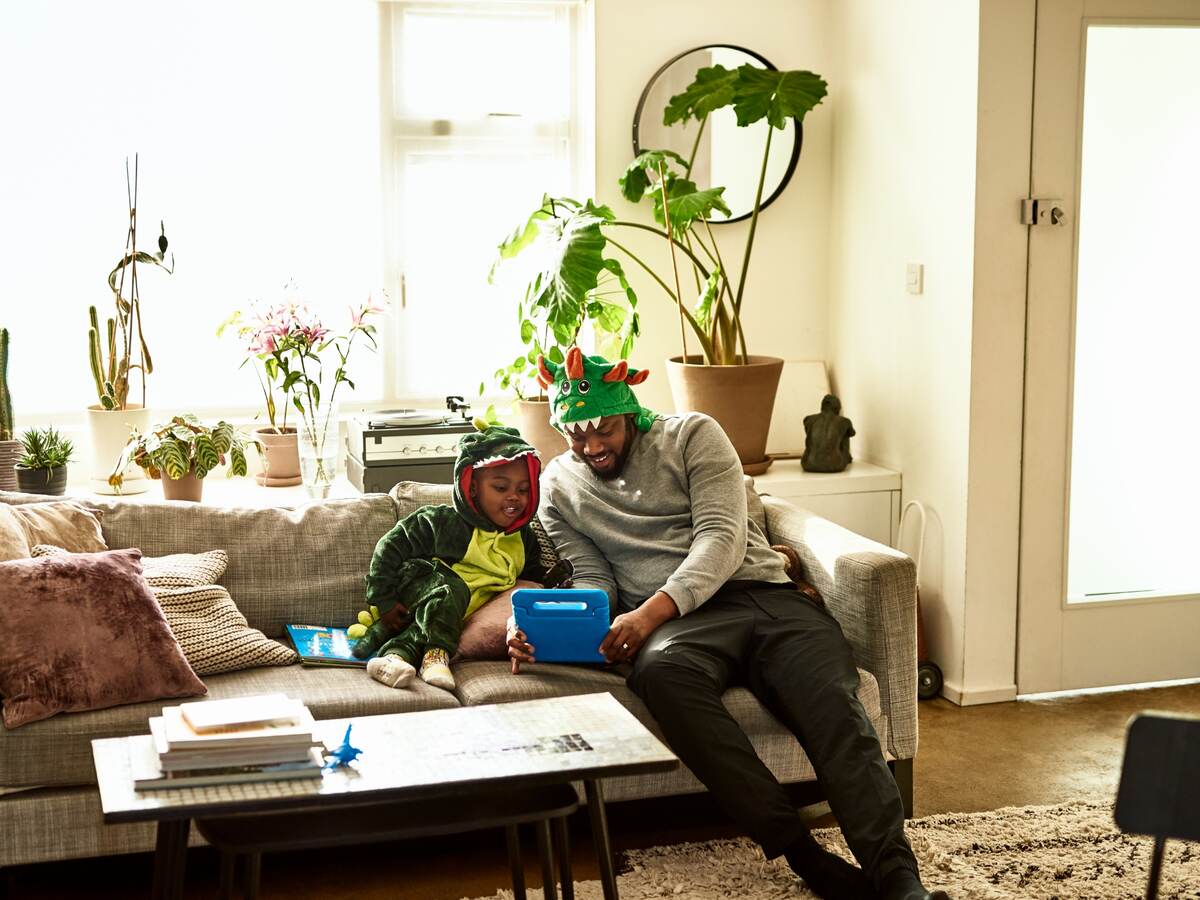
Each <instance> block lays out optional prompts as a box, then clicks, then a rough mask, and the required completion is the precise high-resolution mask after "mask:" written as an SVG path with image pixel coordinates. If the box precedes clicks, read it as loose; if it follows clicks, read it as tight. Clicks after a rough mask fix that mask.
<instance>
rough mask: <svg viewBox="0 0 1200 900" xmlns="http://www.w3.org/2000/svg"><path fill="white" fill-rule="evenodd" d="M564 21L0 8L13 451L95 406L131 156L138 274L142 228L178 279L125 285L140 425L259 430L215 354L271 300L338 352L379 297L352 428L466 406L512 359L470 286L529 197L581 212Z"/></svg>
mask: <svg viewBox="0 0 1200 900" xmlns="http://www.w3.org/2000/svg"><path fill="white" fill-rule="evenodd" d="M581 9H582V7H581V6H580V5H578V4H577V3H543V2H525V3H509V2H505V0H491V2H483V3H461V4H460V3H449V2H446V3H430V2H426V3H407V2H404V3H400V2H397V3H388V2H384V3H376V2H370V0H352V2H347V0H312V2H306V3H293V2H290V0H256V2H254V3H236V2H232V0H229V2H224V0H222V2H214V3H209V4H162V3H157V2H151V0H122V2H120V3H106V4H98V3H87V2H68V0H48V2H45V3H9V4H2V5H0V83H2V84H4V85H6V88H5V90H3V91H0V122H3V125H4V132H5V137H6V140H4V141H3V142H0V210H2V211H3V214H2V215H0V247H2V248H3V252H2V257H3V259H4V262H5V266H4V268H5V279H4V285H3V290H2V291H0V324H2V325H4V326H5V327H7V328H9V329H10V330H11V331H12V333H13V349H12V356H13V359H12V363H11V365H10V369H9V377H10V380H11V381H12V387H13V396H14V402H15V406H16V413H17V416H18V425H21V424H25V425H28V424H31V422H32V421H33V420H37V419H42V420H44V419H45V418H46V417H48V416H52V415H53V416H62V415H64V414H67V415H70V414H76V415H77V414H79V413H81V411H82V410H83V408H84V407H85V406H87V405H88V404H91V403H94V402H96V399H95V396H94V392H93V389H92V379H91V375H90V372H89V366H88V359H87V354H86V334H87V309H88V306H89V305H93V304H94V305H95V306H97V308H98V309H99V311H100V313H101V316H104V315H105V312H106V310H108V309H109V308H111V305H112V298H111V295H110V293H109V291H108V289H107V286H106V285H105V278H106V277H107V275H108V272H109V270H110V269H111V268H112V266H113V265H114V264H115V263H116V261H117V259H118V258H119V257H120V255H121V252H122V249H123V247H124V240H125V229H126V224H127V212H126V206H125V174H124V166H125V158H126V157H127V156H128V157H129V159H130V164H131V167H132V162H133V157H134V154H135V153H136V154H138V157H139V160H140V166H139V168H140V172H139V193H140V196H139V209H138V213H139V217H138V218H139V240H138V245H139V249H143V250H153V249H154V248H155V242H156V239H157V236H158V222H159V219H162V220H163V221H164V223H165V226H166V233H167V236H168V238H169V239H170V242H171V246H170V250H171V252H173V253H174V254H175V260H176V269H175V274H174V275H167V274H165V273H162V272H159V271H157V270H150V269H149V268H148V267H147V269H146V271H144V272H140V273H139V286H140V289H141V295H142V299H143V304H144V313H145V322H144V325H145V332H146V336H147V341H148V344H149V346H150V350H151V353H152V354H153V356H154V359H155V363H156V371H155V373H154V375H153V376H152V378H151V380H150V384H149V395H148V400H149V404H150V406H151V407H153V408H154V409H155V410H156V412H163V413H167V412H174V411H195V412H198V413H200V414H202V415H204V414H214V413H217V412H220V413H223V414H225V413H230V412H233V413H236V412H238V411H241V412H245V413H250V412H252V411H254V410H256V409H257V408H258V405H259V394H258V388H257V385H256V383H255V380H254V377H253V375H252V374H251V373H250V371H249V370H248V369H239V368H238V366H239V363H240V362H241V359H242V356H241V352H240V348H239V347H238V346H237V342H236V340H234V339H232V338H230V337H229V336H228V335H227V336H226V337H225V338H224V339H218V338H217V337H216V329H217V327H218V325H219V324H220V323H221V322H222V321H223V320H225V319H226V318H227V317H228V315H229V314H230V313H231V312H233V311H234V310H236V309H239V308H246V307H247V305H248V304H249V302H250V301H251V300H253V299H255V298H261V299H264V300H272V299H278V298H280V297H281V296H282V291H283V287H284V285H285V284H286V283H287V282H288V281H289V280H293V281H294V282H295V283H296V285H297V286H298V288H299V290H300V292H301V293H302V295H303V297H304V299H305V300H306V301H307V302H308V303H309V305H310V306H312V307H313V308H314V309H315V310H316V311H318V312H319V313H320V314H321V315H322V316H323V317H324V319H325V322H326V324H327V325H329V326H331V327H333V328H334V329H339V328H340V327H342V326H344V325H345V324H347V321H348V309H347V308H348V307H349V306H350V305H351V304H354V303H357V302H359V301H361V300H362V299H363V298H364V297H365V295H366V292H367V291H368V290H370V289H372V288H375V287H378V286H379V285H380V284H385V285H386V286H388V287H389V288H390V293H391V296H392V307H393V311H392V312H391V313H390V314H389V316H388V322H387V323H386V326H385V329H384V334H383V340H384V344H383V347H382V348H381V352H380V353H379V354H378V355H372V354H370V353H361V354H359V353H358V352H357V351H356V358H354V359H352V361H351V374H352V376H353V377H354V380H355V382H356V384H357V386H358V390H357V392H356V393H354V394H353V395H351V396H352V397H353V402H354V403H359V404H365V403H382V402H388V403H392V404H395V403H398V402H403V401H406V400H410V399H420V398H419V397H417V396H415V395H419V394H423V395H425V398H426V399H431V398H434V397H440V396H441V395H444V394H447V393H469V392H470V393H473V392H474V390H475V389H476V388H477V387H478V384H479V381H480V380H481V375H482V373H484V372H490V371H491V370H493V369H495V368H496V367H497V366H498V365H499V364H500V362H502V361H504V360H503V356H500V357H497V355H496V353H497V351H496V349H495V342H496V341H497V340H501V339H507V337H508V336H509V335H515V333H516V326H515V323H514V322H513V321H512V320H513V319H514V318H515V315H514V312H513V305H512V304H511V303H508V302H506V301H505V300H504V299H503V297H502V295H503V294H504V290H505V289H504V288H499V289H489V287H488V285H487V283H486V275H487V271H488V267H489V266H490V264H491V261H492V255H493V253H494V251H495V247H496V244H497V243H498V242H499V241H500V239H501V238H502V237H503V236H504V235H505V234H506V233H507V232H508V231H510V230H511V229H512V228H513V227H514V226H515V225H516V223H517V220H518V219H520V218H521V217H522V215H525V214H527V212H528V211H529V210H530V209H531V208H532V206H533V205H535V204H536V203H537V201H538V200H539V199H540V197H541V193H542V192H543V191H564V192H569V191H570V190H577V189H582V188H581V187H580V186H579V183H578V179H577V173H578V172H579V171H582V170H583V166H582V164H581V160H582V158H583V154H582V151H581V150H580V149H579V148H580V147H584V148H585V149H586V141H584V140H583V139H582V135H581V132H580V129H579V128H578V122H579V121H580V120H581V111H582V109H583V106H582V104H581V102H580V100H579V97H581V96H583V95H584V93H585V92H584V91H582V90H581V79H580V76H579V72H580V71H581V70H580V65H579V62H580V59H581V55H580V53H579V52H578V46H579V45H580V34H581V31H580V27H579V23H580V16H581ZM381 46H382V47H383V49H384V53H382V54H381V53H380V48H381ZM18 85H19V86H20V89H19V90H18V89H14V88H15V86H18ZM381 111H382V114H381ZM381 152H382V157H383V158H382V160H381ZM401 272H403V273H404V275H405V278H404V279H403V281H402V279H401V277H400V275H401ZM511 296H512V295H511V294H509V295H508V297H509V299H511ZM402 307H403V308H402ZM506 352H507V351H506ZM514 355H515V354H514ZM451 361H452V365H447V363H448V362H451ZM349 400H350V397H348V398H347V401H349Z"/></svg>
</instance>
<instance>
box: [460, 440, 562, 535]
mask: <svg viewBox="0 0 1200 900" xmlns="http://www.w3.org/2000/svg"><path fill="white" fill-rule="evenodd" d="M517 459H520V460H524V462H525V465H526V467H527V470H528V472H529V503H528V504H527V505H526V507H525V509H524V510H523V511H522V512H521V515H519V516H518V517H517V519H516V521H514V522H513V523H512V525H510V526H508V528H507V529H505V531H504V533H505V534H512V533H513V532H515V531H519V530H520V529H521V528H522V527H524V526H525V525H528V524H529V520H530V519H532V518H533V516H534V513H536V512H537V508H538V475H539V474H541V471H542V462H541V460H539V459H538V456H537V452H536V451H535V450H534V449H533V447H532V446H530V445H529V444H527V443H526V442H525V441H524V439H523V438H522V437H521V433H520V432H519V431H517V430H516V429H515V428H505V427H504V426H502V425H489V426H488V427H487V428H485V429H484V430H483V431H476V432H474V433H472V434H465V435H463V436H462V439H461V440H459V442H458V459H457V460H455V462H454V509H455V511H457V512H458V514H459V515H460V516H462V517H463V519H465V520H466V521H467V522H469V523H470V524H471V525H472V526H473V527H475V528H478V529H480V530H482V531H495V530H496V525H495V524H494V523H493V522H492V521H491V520H490V519H488V517H487V516H485V515H484V514H483V512H482V511H481V510H479V509H477V508H476V506H475V503H474V501H472V499H471V484H472V483H473V482H474V480H475V475H476V473H477V472H479V471H480V470H481V469H488V468H491V467H492V466H502V465H504V464H505V463H510V462H512V461H513V460H517Z"/></svg>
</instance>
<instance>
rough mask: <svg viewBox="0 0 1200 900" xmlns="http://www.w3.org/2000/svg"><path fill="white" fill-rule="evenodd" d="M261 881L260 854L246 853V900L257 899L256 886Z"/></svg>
mask: <svg viewBox="0 0 1200 900" xmlns="http://www.w3.org/2000/svg"><path fill="white" fill-rule="evenodd" d="M261 881H262V854H261V853H257V852H255V853H247V854H246V900H258V886H259V883H260V882H261Z"/></svg>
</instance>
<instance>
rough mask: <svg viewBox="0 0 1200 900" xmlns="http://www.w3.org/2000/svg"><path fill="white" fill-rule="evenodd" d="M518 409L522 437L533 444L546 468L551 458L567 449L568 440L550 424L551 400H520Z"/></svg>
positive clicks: (518, 423)
mask: <svg viewBox="0 0 1200 900" xmlns="http://www.w3.org/2000/svg"><path fill="white" fill-rule="evenodd" d="M516 409H517V430H519V431H520V432H521V437H523V438H525V440H526V441H528V442H529V443H531V444H533V449H535V450H536V451H537V452H538V456H539V457H541V460H542V468H543V469H545V468H546V466H548V465H549V464H550V460H552V459H554V457H556V456H558V455H559V454H560V453H565V452H566V451H567V442H566V440H565V439H564V438H563V436H562V435H561V434H559V432H558V430H557V429H556V428H555V427H554V426H553V425H551V424H550V401H548V400H518V401H517V405H516Z"/></svg>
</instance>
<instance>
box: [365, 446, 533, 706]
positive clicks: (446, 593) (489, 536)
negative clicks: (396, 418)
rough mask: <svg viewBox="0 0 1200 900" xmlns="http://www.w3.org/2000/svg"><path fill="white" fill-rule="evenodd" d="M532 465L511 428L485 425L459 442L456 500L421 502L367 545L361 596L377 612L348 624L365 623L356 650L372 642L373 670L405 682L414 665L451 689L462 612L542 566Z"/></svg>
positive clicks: (381, 677)
mask: <svg viewBox="0 0 1200 900" xmlns="http://www.w3.org/2000/svg"><path fill="white" fill-rule="evenodd" d="M540 472H541V462H540V460H539V459H538V457H537V454H536V453H535V451H534V449H533V447H532V446H530V445H529V444H527V443H526V442H525V441H524V440H522V439H521V435H520V434H519V433H518V432H517V431H516V430H515V429H512V428H504V427H502V426H490V427H487V428H485V429H483V430H482V431H479V432H476V433H474V434H467V435H464V436H463V438H462V439H461V440H460V441H459V442H458V459H457V460H456V461H455V463H454V506H423V507H421V508H420V509H418V510H416V511H415V512H413V513H412V514H411V515H408V516H406V517H405V518H404V519H402V520H401V521H399V522H397V523H396V525H395V527H393V528H392V530H391V531H389V532H388V533H387V534H385V535H384V536H383V537H382V538H381V539H380V541H379V543H378V544H377V545H376V546H375V554H374V556H372V558H371V569H370V572H369V574H368V575H367V604H368V608H370V607H377V608H378V612H379V617H378V621H376V622H374V624H372V625H371V626H370V627H369V628H366V629H362V628H361V627H360V628H357V629H353V628H352V629H351V632H350V633H351V635H352V636H358V634H360V633H362V632H363V631H364V630H365V633H362V636H361V637H359V639H358V640H357V642H356V643H355V645H354V649H353V652H354V655H355V656H357V657H359V658H360V659H361V658H364V657H367V656H370V655H371V654H372V653H375V652H376V651H378V655H377V656H376V657H375V658H374V659H371V660H370V661H369V662H368V663H367V672H368V673H369V674H370V676H371V677H372V678H374V679H375V680H376V681H379V682H382V683H383V684H386V685H388V686H390V687H403V686H404V685H406V684H408V683H409V682H410V681H412V679H413V675H414V674H415V673H416V671H417V669H418V668H419V670H420V675H421V678H422V679H423V680H424V681H425V682H427V683H428V684H432V685H434V686H435V687H440V688H444V689H445V690H448V691H449V690H453V689H454V676H453V675H452V674H451V673H450V666H449V662H450V657H451V656H453V655H454V651H455V650H456V649H457V648H458V638H459V634H460V633H461V631H462V623H463V620H464V619H466V618H467V617H468V616H469V615H471V614H472V613H473V612H475V610H477V609H479V607H481V606H483V605H484V604H485V603H487V602H488V601H489V600H491V599H492V597H494V596H495V595H496V594H499V593H500V592H502V591H506V590H508V589H509V588H511V587H513V586H514V585H515V584H516V582H517V580H518V579H523V580H529V581H535V582H540V581H541V580H542V578H543V576H544V574H545V573H544V571H543V569H542V566H541V564H540V562H539V553H538V545H537V540H536V538H535V537H534V535H533V531H532V529H531V527H530V524H529V523H530V522H531V520H532V519H533V517H534V514H535V513H536V512H537V506H538V475H539V474H540ZM368 617H369V618H371V616H370V614H368ZM397 632H398V633H397Z"/></svg>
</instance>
